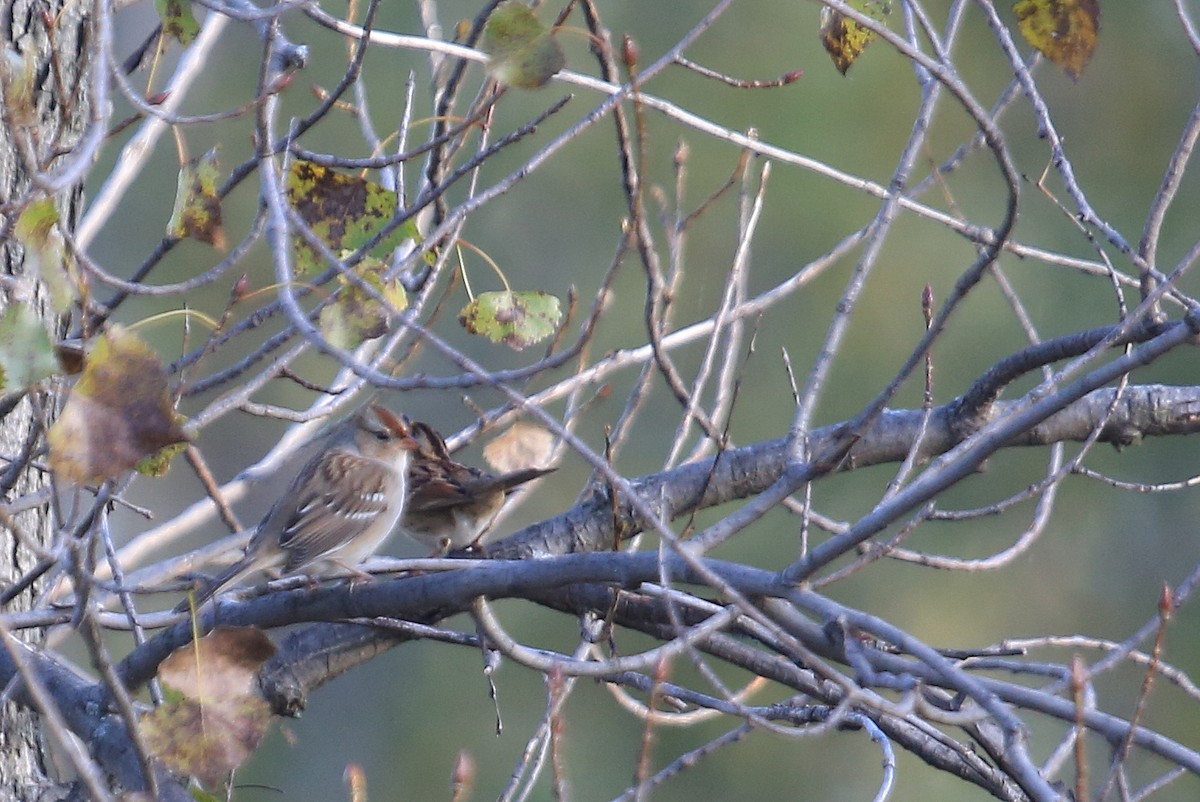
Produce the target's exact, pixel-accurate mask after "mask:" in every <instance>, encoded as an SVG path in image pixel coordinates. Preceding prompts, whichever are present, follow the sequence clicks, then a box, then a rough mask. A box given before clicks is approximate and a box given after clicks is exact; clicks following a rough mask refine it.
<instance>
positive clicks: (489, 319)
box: [458, 290, 562, 351]
mask: <svg viewBox="0 0 1200 802" xmlns="http://www.w3.org/2000/svg"><path fill="white" fill-rule="evenodd" d="M561 318H562V309H561V308H560V307H559V303H558V298H556V297H554V296H553V295H550V294H549V293H545V292H541V291H535V292H513V291H512V290H503V291H500V292H483V293H480V294H479V295H477V296H476V297H475V300H473V301H471V303H469V304H467V305H466V306H465V307H464V308H463V310H462V312H461V313H459V316H458V322H459V323H461V324H462V325H463V327H465V328H466V330H467V331H469V332H471V333H472V334H481V335H483V336H484V337H487V338H488V339H489V340H491V341H492V342H494V343H504V344H505V345H507V346H508V347H509V348H511V349H513V350H514V351H520V350H521V349H523V348H525V347H526V346H529V345H533V344H534V343H536V342H538V341H539V340H544V339H546V338H547V337H549V336H550V335H552V334H553V333H554V329H555V327H557V326H558V321H559V320H560V319H561Z"/></svg>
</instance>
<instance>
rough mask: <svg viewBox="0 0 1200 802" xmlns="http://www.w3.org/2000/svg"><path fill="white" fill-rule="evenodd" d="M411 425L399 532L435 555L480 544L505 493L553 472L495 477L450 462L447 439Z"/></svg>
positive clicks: (531, 470)
mask: <svg viewBox="0 0 1200 802" xmlns="http://www.w3.org/2000/svg"><path fill="white" fill-rule="evenodd" d="M410 426H411V428H412V434H413V437H414V438H415V439H416V441H417V443H418V444H419V446H420V447H419V448H418V450H417V452H416V453H415V454H414V455H413V458H412V461H411V462H410V463H409V466H408V477H409V478H408V481H409V492H408V503H407V504H406V505H405V507H404V514H403V515H402V516H401V518H400V531H402V532H404V534H406V535H408V536H409V537H411V538H412V539H413V540H417V541H419V542H421V543H424V544H426V545H428V546H430V547H431V548H433V549H435V550H436V551H435V552H434V553H435V554H446V553H448V552H450V551H452V550H454V549H461V548H465V547H468V546H476V545H478V544H479V543H481V542H482V541H483V538H484V536H485V535H486V534H488V529H489V528H490V527H491V525H492V523H493V522H494V521H495V519H496V515H497V514H498V513H499V512H500V509H501V508H502V507H503V506H504V499H505V498H506V497H507V496H508V494H509V493H510V492H512V490H513V489H514V488H516V487H517V485H521V484H524V483H525V482H528V481H530V480H531V479H536V478H537V477H539V476H544V475H545V474H547V473H550V472H551V471H553V470H554V468H526V469H525V470H520V471H513V472H512V473H506V474H502V475H500V476H495V475H493V474H490V473H487V472H486V471H481V470H479V469H478V468H472V467H471V466H469V465H463V464H462V463H461V462H455V461H454V460H452V459H451V458H450V453H449V452H448V451H447V449H446V442H445V441H444V440H443V439H442V436H441V435H440V434H438V433H437V432H436V431H435V430H434V429H433V428H432V427H431V426H429V425H428V424H425V423H421V422H420V421H413V422H411V424H410Z"/></svg>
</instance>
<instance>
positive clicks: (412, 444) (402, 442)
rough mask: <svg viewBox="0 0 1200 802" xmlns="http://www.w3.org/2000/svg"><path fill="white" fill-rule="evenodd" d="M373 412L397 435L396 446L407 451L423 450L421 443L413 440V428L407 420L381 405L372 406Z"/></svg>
mask: <svg viewBox="0 0 1200 802" xmlns="http://www.w3.org/2000/svg"><path fill="white" fill-rule="evenodd" d="M371 411H372V412H374V413H375V415H376V416H377V417H378V418H379V420H380V422H381V423H383V425H384V426H386V427H388V429H389V430H390V431H391V432H392V433H393V434H395V435H396V444H397V445H398V446H400V447H401V448H402V449H404V450H405V451H417V450H419V449H420V448H421V445H420V443H418V442H417V441H416V440H415V439H413V436H412V427H411V426H409V425H408V421H407V419H405V418H403V417H401V416H400V415H397V414H396V413H395V412H392V411H391V410H390V409H388V408H387V407H383V406H380V405H379V404H372V405H371Z"/></svg>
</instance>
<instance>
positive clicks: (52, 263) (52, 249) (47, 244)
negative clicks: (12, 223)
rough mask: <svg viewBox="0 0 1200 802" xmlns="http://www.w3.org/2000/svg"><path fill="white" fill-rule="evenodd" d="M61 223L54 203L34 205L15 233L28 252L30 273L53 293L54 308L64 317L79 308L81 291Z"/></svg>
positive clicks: (15, 229)
mask: <svg viewBox="0 0 1200 802" xmlns="http://www.w3.org/2000/svg"><path fill="white" fill-rule="evenodd" d="M59 219H60V218H59V214H58V209H57V207H55V205H54V201H52V200H50V199H49V198H45V199H43V200H39V201H34V202H33V203H31V204H29V205H28V206H26V207H25V208H24V210H22V211H21V216H20V217H18V218H17V225H16V227H15V228H14V230H13V233H14V234H15V235H16V238H17V241H18V242H20V243H21V247H23V248H24V249H25V268H26V270H28V271H30V272H31V273H33V274H36V275H37V276H38V277H39V278H40V279H41V280H42V283H44V284H45V285H46V289H47V291H48V292H49V293H50V304H51V306H53V307H54V311H55V312H58V313H59V314H62V313H64V312H67V311H69V310H70V309H71V307H72V306H73V305H74V304H75V301H76V300H77V299H78V298H79V290H78V282H77V281H76V280H75V276H74V274H73V272H72V270H71V268H70V265H71V263H70V261H69V259H68V256H67V249H66V247H65V243H64V242H63V238H62V232H60V231H59V230H58V222H59Z"/></svg>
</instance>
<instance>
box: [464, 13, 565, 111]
mask: <svg viewBox="0 0 1200 802" xmlns="http://www.w3.org/2000/svg"><path fill="white" fill-rule="evenodd" d="M480 49H482V50H483V52H484V53H487V54H488V63H487V71H488V75H490V76H492V77H493V78H495V79H496V80H497V81H499V82H500V83H502V84H507V85H508V86H516V87H519V88H521V89H537V88H539V87H542V86H545V85H546V82H547V81H549V80H550V79H551V78H552V77H554V74H555V73H557V72H558V71H559V70H561V69H562V68H563V67H564V66H566V63H567V59H566V57H565V56H563V52H562V48H561V47H559V45H558V42H557V41H555V39H554V35H553V33H552V32H551V31H548V30H546V26H544V25H542V23H540V22H538V18H537V17H535V16H534V14H533V11H532V10H530V8H529V6H527V5H525V4H524V3H522V2H520V0H506V2H503V3H501V4H500V5H498V6H496V10H495V11H493V12H492V14H491V16H490V17H488V21H487V24H486V25H485V26H484V28H483V41H482V43H481V44H480Z"/></svg>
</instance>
